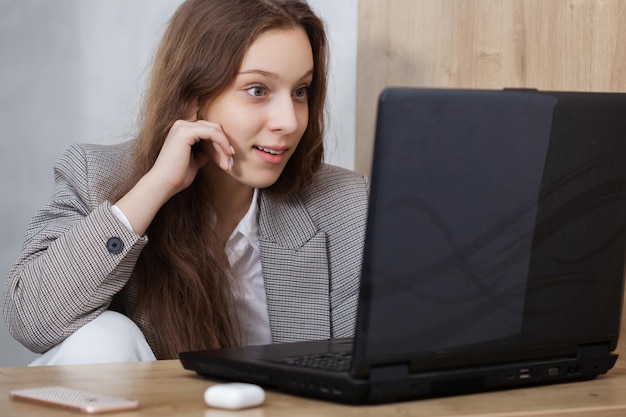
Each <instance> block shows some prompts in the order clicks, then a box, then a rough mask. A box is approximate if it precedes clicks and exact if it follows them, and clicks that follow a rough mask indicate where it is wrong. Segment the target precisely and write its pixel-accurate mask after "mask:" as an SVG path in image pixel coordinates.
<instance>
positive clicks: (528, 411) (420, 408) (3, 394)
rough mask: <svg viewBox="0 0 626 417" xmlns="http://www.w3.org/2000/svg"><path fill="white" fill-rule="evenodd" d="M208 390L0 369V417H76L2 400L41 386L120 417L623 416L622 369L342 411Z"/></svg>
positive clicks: (156, 375)
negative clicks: (114, 400)
mask: <svg viewBox="0 0 626 417" xmlns="http://www.w3.org/2000/svg"><path fill="white" fill-rule="evenodd" d="M620 364H621V363H620ZM213 383H214V382H213V381H209V380H206V379H203V378H201V377H199V376H197V375H196V374H195V373H193V372H190V371H187V370H184V369H183V368H182V366H181V365H180V363H179V362H178V361H176V360H171V361H159V362H144V363H130V364H105V365H74V366H58V367H32V368H26V367H24V368H0V416H12V417H23V416H37V417H40V416H42V415H43V416H73V415H81V414H79V413H75V412H71V411H64V410H56V409H52V408H44V407H41V406H36V405H31V404H25V403H20V402H16V401H12V400H10V399H9V391H10V390H11V389H16V388H26V387H32V386H44V385H63V386H68V387H73V388H79V389H84V390H91V391H94V392H100V393H103V394H110V395H121V396H127V397H131V398H136V399H138V400H139V401H140V403H141V408H140V409H139V410H138V411H130V412H123V413H115V414H107V415H112V416H113V415H115V416H126V417H132V416H168V417H187V416H200V417H282V416H284V417H293V416H298V417H307V416H333V417H342V416H346V417H367V416H376V417H378V416H430V417H434V416H439V417H441V416H466V417H467V416H473V417H478V416H480V417H496V416H507V417H529V416H541V417H547V416H553V417H555V416H558V417H580V416H593V417H606V416H626V369H624V368H622V367H619V366H618V367H616V368H614V369H613V370H611V371H610V372H609V373H608V374H606V375H603V376H601V377H599V378H598V379H596V380H594V381H588V382H576V383H569V384H559V385H551V386H544V387H539V388H528V389H516V390H509V391H501V392H491V393H483V394H474V395H465V396H457V397H448V398H438V399H431V400H421V401H414V402H404V403H396V404H387V405H377V406H345V405H340V404H335V403H329V402H322V401H315V400H310V399H306V398H300V397H294V396H289V395H285V394H280V393H277V392H272V391H268V392H267V398H266V402H265V404H264V405H263V406H261V407H259V408H254V409H249V410H243V411H238V412H232V411H221V410H215V409H210V408H208V407H207V406H206V405H205V404H204V401H203V393H204V390H205V389H206V388H207V387H208V386H209V385H212V384H213Z"/></svg>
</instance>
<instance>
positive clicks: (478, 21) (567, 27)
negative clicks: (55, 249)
mask: <svg viewBox="0 0 626 417" xmlns="http://www.w3.org/2000/svg"><path fill="white" fill-rule="evenodd" d="M624 42H626V1H623V0H359V33H358V58H357V59H358V66H357V68H358V69H357V127H356V134H357V141H356V152H355V161H356V162H355V167H356V170H357V171H359V172H364V173H368V172H369V168H370V162H371V155H372V145H373V135H374V127H375V114H376V102H377V97H378V94H379V93H380V91H381V90H382V88H383V87H385V86H388V85H410V86H428V87H464V88H496V89H497V88H503V87H527V88H539V89H544V90H547V89H551V90H583V91H626V45H625V43H624Z"/></svg>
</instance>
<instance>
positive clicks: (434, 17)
mask: <svg viewBox="0 0 626 417" xmlns="http://www.w3.org/2000/svg"><path fill="white" fill-rule="evenodd" d="M357 63H358V66H357V119H356V120H357V126H356V134H357V140H356V147H355V149H356V153H355V167H356V170H357V171H359V172H363V173H369V169H370V163H371V156H372V146H373V138H374V129H375V116H376V104H377V98H378V95H379V93H380V91H381V90H382V89H383V88H384V87H385V86H390V85H394V86H399V85H406V86H420V87H462V88H494V89H499V88H504V87H523V88H538V89H543V90H580V91H618V92H626V1H624V0H359V31H358V61H357ZM624 117H626V115H624ZM625 169H626V167H625ZM624 307H625V308H624V313H625V314H626V303H625V306H624ZM618 353H620V362H619V363H618V367H620V368H622V369H626V317H623V318H622V338H621V341H620V345H619V347H618Z"/></svg>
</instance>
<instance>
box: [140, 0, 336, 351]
mask: <svg viewBox="0 0 626 417" xmlns="http://www.w3.org/2000/svg"><path fill="white" fill-rule="evenodd" d="M296 27H302V28H304V30H305V31H306V33H307V34H308V38H309V40H310V42H311V47H312V50H313V59H314V74H313V81H312V84H311V86H310V89H309V103H308V104H309V123H308V127H307V129H306V131H305V133H304V135H303V137H302V139H301V141H300V143H299V145H298V147H297V149H296V151H295V153H294V154H293V156H292V157H291V159H290V160H289V162H288V163H287V165H286V167H285V169H284V171H283V173H282V174H281V176H280V177H279V179H278V180H277V182H276V183H275V184H274V185H272V186H271V187H270V188H269V189H268V190H267V192H271V193H279V194H283V195H284V194H290V193H295V192H297V191H298V190H300V189H301V188H302V186H303V185H305V184H306V183H307V182H309V181H310V180H311V178H312V176H313V174H314V173H315V171H316V170H317V169H318V168H319V167H320V165H321V163H322V154H323V136H324V106H325V100H326V85H327V61H328V49H327V39H326V34H325V29H324V24H323V22H322V21H321V20H320V19H319V18H318V17H317V16H316V14H315V13H314V12H313V11H312V10H311V9H310V7H309V6H308V5H307V3H306V2H305V1H300V0H187V1H185V2H184V3H183V4H182V5H181V6H180V7H179V8H178V9H177V11H176V12H175V14H174V15H173V17H172V19H171V21H170V23H169V26H168V28H167V30H166V32H165V34H164V36H163V39H162V41H161V44H160V47H159V49H158V51H157V54H156V56H155V62H154V66H153V70H152V74H151V77H150V80H149V85H148V89H147V93H146V96H145V101H144V107H143V110H142V113H141V116H140V123H139V132H138V137H137V140H136V149H135V155H134V160H135V179H136V180H137V179H139V178H140V177H141V176H143V175H144V174H145V173H146V172H148V171H149V170H150V168H152V166H153V165H154V162H155V161H156V158H157V156H158V154H159V152H160V150H161V147H162V146H163V142H164V141H165V137H166V136H167V134H168V131H169V130H170V128H171V126H172V124H173V123H174V122H175V121H176V120H178V119H183V118H185V117H187V115H188V114H189V110H190V106H191V104H192V102H193V101H194V100H196V99H197V100H198V102H199V104H200V108H205V106H207V105H210V103H211V101H212V100H214V99H215V98H216V97H218V96H219V95H220V94H222V93H223V92H225V91H226V90H227V89H228V88H229V87H230V86H231V85H232V84H233V82H234V80H235V77H236V75H237V73H238V71H239V69H240V67H241V64H242V62H243V59H244V56H245V54H246V52H247V50H248V48H249V47H250V45H251V44H252V43H253V42H254V41H255V40H256V39H257V38H258V37H259V35H261V34H263V33H265V32H267V31H269V30H275V29H292V28H296ZM213 213H215V212H214V210H213V209H212V202H211V190H210V189H208V184H206V183H203V182H202V180H201V176H200V175H199V176H198V177H197V178H196V180H195V181H194V183H193V184H192V185H191V186H190V187H189V188H187V189H186V190H184V191H182V192H180V193H179V194H177V195H176V196H174V197H173V198H171V199H170V200H169V201H168V202H167V203H166V204H165V205H164V206H163V207H162V208H161V210H160V211H159V212H158V214H157V216H156V218H155V219H154V221H153V222H152V223H151V225H150V227H149V228H148V231H147V235H148V236H149V242H148V244H147V245H146V247H145V248H144V250H143V252H142V253H141V255H140V258H139V260H138V262H137V265H136V267H135V270H134V272H133V275H132V277H131V284H134V285H135V288H136V289H137V306H136V309H135V310H134V311H132V312H129V315H130V317H131V318H132V319H133V320H135V321H136V322H137V323H138V324H139V326H140V327H141V328H142V330H143V331H144V333H145V334H146V338H147V340H148V342H149V343H150V345H151V347H152V348H153V350H154V351H155V354H156V356H157V358H159V359H163V358H175V357H176V355H177V353H178V352H181V351H183V350H195V349H208V348H219V347H227V346H236V345H238V344H240V341H241V335H240V333H239V325H238V322H237V319H236V317H237V315H236V314H235V312H234V307H233V297H232V292H233V283H231V282H229V280H228V278H227V276H226V274H225V273H224V268H225V267H226V266H227V265H226V264H225V262H224V260H225V255H224V248H223V246H222V244H220V240H219V239H216V237H215V234H214V231H213V230H212V226H211V225H212V223H211V219H212V218H214V214H213ZM218 221H219V219H218ZM213 224H214V223H213Z"/></svg>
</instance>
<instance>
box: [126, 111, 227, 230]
mask: <svg viewBox="0 0 626 417" xmlns="http://www.w3.org/2000/svg"><path fill="white" fill-rule="evenodd" d="M234 153H235V150H234V149H233V147H232V146H231V145H230V142H229V141H228V138H227V137H226V134H225V133H224V131H223V130H222V127H221V126H220V125H219V124H217V123H212V122H208V121H205V120H196V121H186V120H178V121H176V122H175V123H174V124H173V125H172V128H171V129H170V131H169V133H168V135H167V137H166V138H165V142H164V143H163V147H162V148H161V151H160V152H159V156H158V157H157V160H156V162H155V163H154V166H153V167H152V168H151V169H150V171H148V173H146V175H144V176H143V177H142V178H141V179H140V180H139V181H138V182H137V184H136V185H135V186H134V187H133V188H132V189H131V190H130V191H129V192H128V193H127V194H126V195H125V196H124V197H122V198H121V199H120V200H119V201H118V202H117V203H116V205H117V206H118V207H119V208H120V210H122V212H123V213H124V215H125V216H126V218H127V219H128V221H129V222H130V224H131V225H132V227H133V230H134V231H135V233H137V234H139V235H143V234H144V233H145V232H146V230H147V229H148V226H149V225H150V223H151V222H152V220H153V219H154V216H155V215H156V213H157V212H158V211H159V209H160V208H161V207H162V206H163V204H165V203H166V202H167V201H168V200H169V199H170V198H172V197H173V196H174V195H176V194H177V193H179V192H181V191H182V190H184V189H185V188H187V187H189V186H190V185H191V183H192V182H193V180H194V179H195V178H196V175H197V174H198V171H199V170H200V168H202V167H203V166H204V165H206V164H207V163H208V162H209V161H210V160H213V161H214V162H215V163H216V164H217V165H219V166H220V167H221V168H222V169H223V170H225V171H228V170H230V169H231V168H232V161H233V159H232V158H233V157H232V156H233V154H234Z"/></svg>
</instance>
